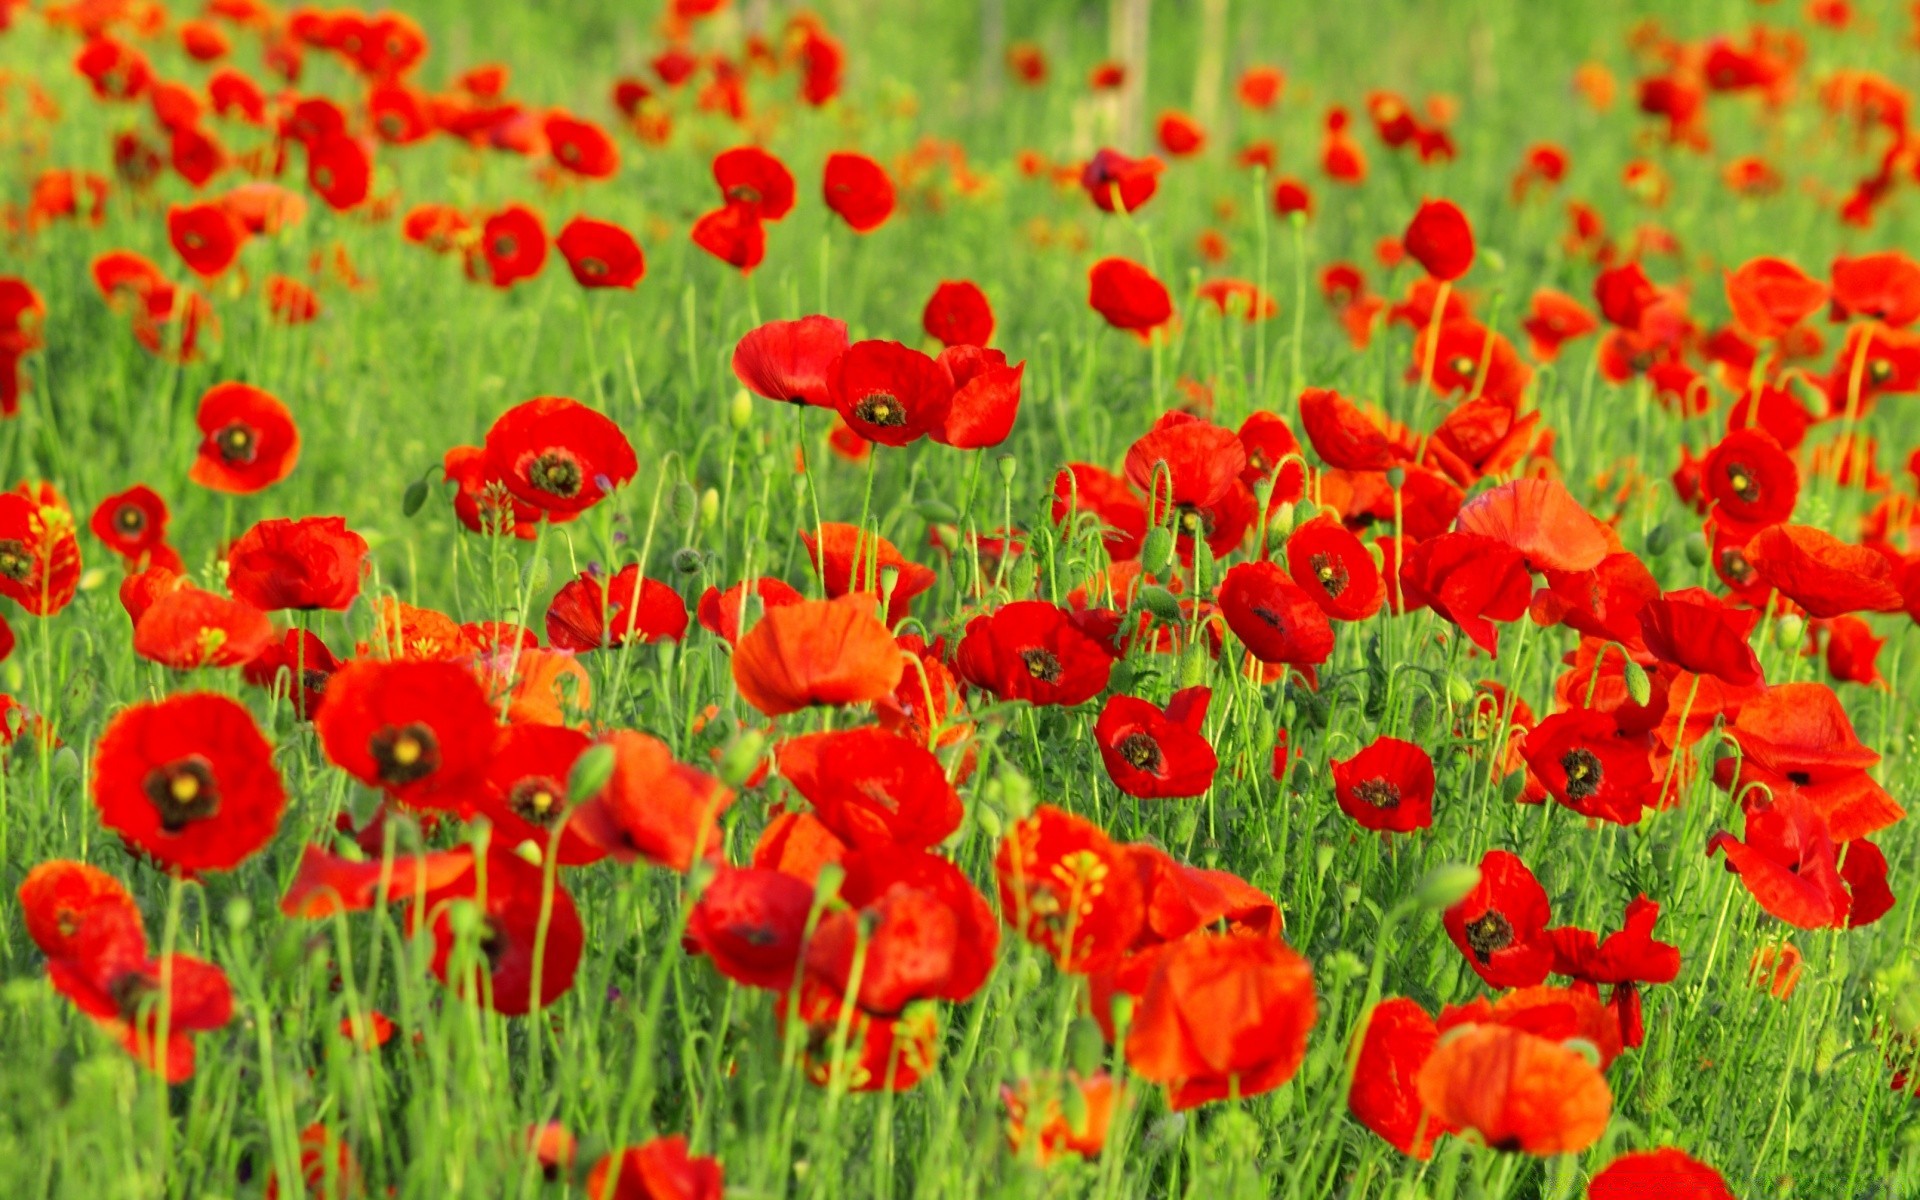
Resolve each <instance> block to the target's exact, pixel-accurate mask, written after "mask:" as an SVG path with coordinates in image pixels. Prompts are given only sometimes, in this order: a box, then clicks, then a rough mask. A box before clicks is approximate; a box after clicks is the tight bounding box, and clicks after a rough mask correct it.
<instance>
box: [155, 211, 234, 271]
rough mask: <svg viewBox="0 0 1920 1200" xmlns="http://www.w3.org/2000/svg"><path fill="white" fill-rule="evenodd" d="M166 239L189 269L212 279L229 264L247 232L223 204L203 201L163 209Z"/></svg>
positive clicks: (231, 263) (230, 264) (231, 262)
mask: <svg viewBox="0 0 1920 1200" xmlns="http://www.w3.org/2000/svg"><path fill="white" fill-rule="evenodd" d="M167 240H168V241H170V242H171V243H172V244H173V248H174V250H175V251H176V252H177V253H178V254H179V255H180V260H181V261H182V262H184V263H186V264H187V268H188V269H189V270H191V271H192V272H193V273H194V274H196V275H198V276H200V277H201V278H202V279H212V278H214V277H215V276H217V275H219V274H220V273H221V272H223V271H225V270H226V269H227V268H228V267H230V266H232V265H233V260H234V259H235V258H237V257H238V256H239V254H240V247H241V245H243V244H244V243H245V242H246V240H247V233H246V230H244V229H242V228H240V224H239V222H237V221H235V220H234V219H233V217H232V216H231V215H230V214H228V212H227V210H226V209H225V208H224V207H223V206H221V205H220V204H218V203H215V202H212V201H205V202H202V203H199V204H176V205H174V206H173V207H171V208H169V209H168V210H167Z"/></svg>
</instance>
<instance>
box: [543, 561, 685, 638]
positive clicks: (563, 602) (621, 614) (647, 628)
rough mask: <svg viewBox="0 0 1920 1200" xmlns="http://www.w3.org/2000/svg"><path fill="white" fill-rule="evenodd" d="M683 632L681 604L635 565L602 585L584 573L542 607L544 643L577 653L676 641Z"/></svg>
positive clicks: (628, 565)
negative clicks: (633, 642) (545, 632)
mask: <svg viewBox="0 0 1920 1200" xmlns="http://www.w3.org/2000/svg"><path fill="white" fill-rule="evenodd" d="M686 632H687V604H686V601H684V600H682V599H681V598H680V593H678V592H676V591H674V590H673V589H672V588H670V587H668V586H667V585H666V584H664V583H661V582H660V581H659V580H657V579H646V578H643V577H642V576H641V574H640V564H638V563H628V564H627V565H626V566H624V567H622V568H620V570H619V571H617V572H615V573H614V576H613V578H612V579H610V580H608V581H607V583H606V584H605V586H604V587H603V586H602V585H601V582H600V580H599V578H598V577H596V576H595V575H593V574H592V573H590V572H584V571H583V572H581V574H580V575H579V577H578V578H576V579H573V580H571V581H569V582H568V583H567V585H566V586H565V587H562V588H561V589H560V591H559V592H558V593H557V594H555V596H554V597H553V603H552V604H550V605H549V606H548V607H547V640H548V641H549V642H550V643H552V645H553V648H554V649H556V650H570V651H573V652H574V653H576V654H584V653H586V652H587V651H589V650H603V649H606V648H608V647H612V646H624V645H626V644H627V643H628V642H629V641H640V642H661V641H672V642H677V641H679V640H680V639H681V638H682V637H684V636H686Z"/></svg>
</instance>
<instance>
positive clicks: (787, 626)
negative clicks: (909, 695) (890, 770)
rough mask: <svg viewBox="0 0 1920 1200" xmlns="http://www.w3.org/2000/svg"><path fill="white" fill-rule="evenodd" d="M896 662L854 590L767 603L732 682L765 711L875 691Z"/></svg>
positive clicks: (865, 599)
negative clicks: (835, 596) (831, 597)
mask: <svg viewBox="0 0 1920 1200" xmlns="http://www.w3.org/2000/svg"><path fill="white" fill-rule="evenodd" d="M903 669H904V663H903V661H902V658H901V655H900V650H899V647H897V646H896V645H895V644H894V640H893V635H892V634H891V633H890V632H888V630H887V627H886V625H885V624H883V623H882V622H881V621H880V619H879V617H877V616H876V615H875V614H874V602H873V599H872V597H870V596H867V595H864V594H857V593H856V594H852V595H847V596H842V597H840V598H839V599H837V600H802V601H800V602H799V603H796V604H789V605H784V606H781V607H777V608H769V609H768V610H767V612H766V614H765V615H764V616H763V617H761V618H760V620H759V621H757V622H755V624H754V626H753V628H751V629H749V630H747V632H746V633H744V634H742V635H740V640H739V641H738V643H736V644H735V646H734V652H733V681H734V685H735V686H736V687H738V688H739V689H740V695H741V697H742V698H743V699H745V700H746V702H747V703H749V704H751V705H753V706H754V707H755V708H757V709H759V710H760V711H761V712H762V713H765V714H766V715H767V716H770V717H777V716H780V715H781V714H783V713H790V712H797V711H799V710H800V709H803V708H807V707H809V706H811V705H815V704H834V705H840V704H860V703H865V702H867V701H872V700H879V699H882V698H884V697H886V696H889V695H891V694H892V693H893V690H894V688H895V687H896V686H898V685H899V683H900V675H901V672H902V670H903ZM1096 690H1097V689H1096Z"/></svg>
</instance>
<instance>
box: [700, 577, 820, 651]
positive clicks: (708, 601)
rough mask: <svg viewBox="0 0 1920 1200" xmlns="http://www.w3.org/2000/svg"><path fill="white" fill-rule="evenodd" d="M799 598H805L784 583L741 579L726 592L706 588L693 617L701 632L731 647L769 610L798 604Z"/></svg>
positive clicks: (766, 579) (762, 579)
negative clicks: (703, 631) (721, 640)
mask: <svg viewBox="0 0 1920 1200" xmlns="http://www.w3.org/2000/svg"><path fill="white" fill-rule="evenodd" d="M802 599H804V597H802V596H801V595H800V593H799V592H797V591H795V590H794V589H793V585H792V584H790V583H788V582H787V581H786V580H784V579H776V578H773V577H772V576H761V577H760V578H758V579H747V580H742V581H741V582H739V583H736V584H734V585H733V586H732V587H730V588H728V589H726V590H725V591H721V590H720V589H719V588H717V587H710V588H708V589H707V590H706V591H704V592H702V593H701V594H700V603H699V605H698V606H697V608H696V610H695V618H696V619H697V620H698V621H699V622H700V627H701V628H702V629H704V630H706V631H707V632H708V633H711V634H714V635H715V636H717V637H719V638H721V639H723V640H724V641H725V642H726V643H727V644H728V645H730V646H731V645H734V644H735V643H737V642H738V641H739V640H740V634H741V632H742V631H743V630H744V629H746V628H748V627H750V626H751V624H752V623H753V622H755V621H758V620H759V619H760V617H761V616H763V615H764V614H765V613H766V612H767V611H768V610H770V609H774V608H780V607H782V606H784V605H788V604H798V603H799V602H800V601H801V600H802Z"/></svg>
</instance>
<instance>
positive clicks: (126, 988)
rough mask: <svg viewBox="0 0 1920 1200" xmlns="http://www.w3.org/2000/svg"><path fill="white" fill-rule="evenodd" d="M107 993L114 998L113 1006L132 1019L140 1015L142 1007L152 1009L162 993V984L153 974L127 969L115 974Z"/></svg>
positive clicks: (128, 1018)
mask: <svg viewBox="0 0 1920 1200" xmlns="http://www.w3.org/2000/svg"><path fill="white" fill-rule="evenodd" d="M107 995H108V996H109V997H111V998H112V1000H113V1006H114V1008H116V1009H118V1010H119V1012H120V1015H121V1016H122V1017H124V1018H126V1019H127V1020H129V1021H131V1020H133V1019H134V1018H136V1017H138V1016H140V1014H141V1010H142V1009H151V1007H152V1005H153V1002H154V1000H155V999H156V998H157V997H158V996H159V995H160V984H159V981H157V980H155V979H154V978H153V977H152V976H149V975H143V974H141V973H140V972H139V971H127V972H125V973H124V974H121V975H117V976H115V977H114V979H113V981H112V982H111V983H109V984H107Z"/></svg>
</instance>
